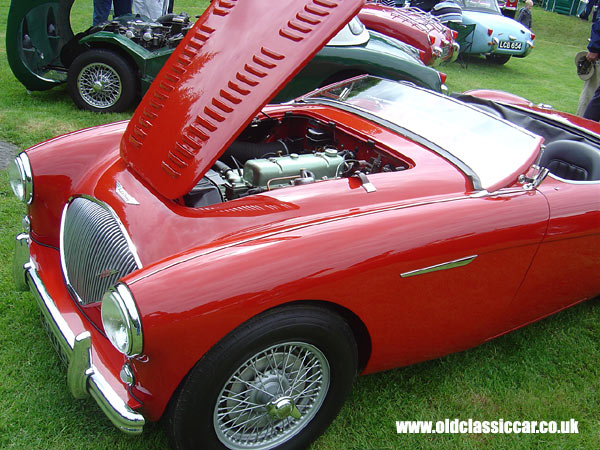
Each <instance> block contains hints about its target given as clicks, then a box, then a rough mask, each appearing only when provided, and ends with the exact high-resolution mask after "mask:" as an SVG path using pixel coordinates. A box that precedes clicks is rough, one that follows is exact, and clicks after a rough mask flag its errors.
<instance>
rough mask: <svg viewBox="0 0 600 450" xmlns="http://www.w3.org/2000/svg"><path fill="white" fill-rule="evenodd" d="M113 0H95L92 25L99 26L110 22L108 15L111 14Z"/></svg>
mask: <svg viewBox="0 0 600 450" xmlns="http://www.w3.org/2000/svg"><path fill="white" fill-rule="evenodd" d="M111 4H112V1H111V0H94V16H93V18H92V24H93V25H98V24H99V23H102V22H106V21H107V20H108V13H109V12H110V6H111Z"/></svg>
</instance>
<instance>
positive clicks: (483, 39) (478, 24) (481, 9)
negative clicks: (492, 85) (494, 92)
mask: <svg viewBox="0 0 600 450" xmlns="http://www.w3.org/2000/svg"><path fill="white" fill-rule="evenodd" d="M458 3H459V4H460V5H461V7H462V8H463V24H465V25H475V30H474V32H473V35H472V43H471V45H470V46H468V47H466V48H463V49H462V51H464V52H465V53H466V54H473V55H475V54H476V55H485V56H486V58H487V59H488V60H490V61H492V62H494V63H497V64H506V63H507V62H508V61H509V60H510V58H511V57H512V56H514V57H516V58H524V57H525V56H527V55H529V53H531V50H533V47H534V43H533V41H534V39H535V34H533V33H532V32H531V31H530V30H529V29H528V28H527V27H525V26H523V25H521V24H520V23H519V22H517V21H516V20H513V19H511V18H508V17H505V16H503V15H502V13H501V12H500V8H499V7H498V3H497V0H458ZM496 44H497V45H496ZM463 47H464V46H463Z"/></svg>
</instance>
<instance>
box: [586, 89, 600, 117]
mask: <svg viewBox="0 0 600 450" xmlns="http://www.w3.org/2000/svg"><path fill="white" fill-rule="evenodd" d="M583 117H585V118H586V119H590V120H593V121H595V122H598V121H600V86H598V87H597V88H596V91H595V92H594V95H593V97H592V99H591V100H590V102H589V103H588V105H587V107H586V108H585V112H584V113H583Z"/></svg>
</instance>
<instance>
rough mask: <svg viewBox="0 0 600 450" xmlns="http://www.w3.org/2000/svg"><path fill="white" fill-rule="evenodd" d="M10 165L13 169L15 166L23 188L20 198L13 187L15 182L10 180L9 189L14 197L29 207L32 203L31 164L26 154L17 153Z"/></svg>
mask: <svg viewBox="0 0 600 450" xmlns="http://www.w3.org/2000/svg"><path fill="white" fill-rule="evenodd" d="M12 165H13V167H15V166H16V171H17V173H18V175H19V182H20V183H21V184H22V187H23V195H22V196H21V195H19V194H18V193H17V192H16V190H15V188H14V187H13V182H14V181H15V180H13V179H10V180H9V181H10V187H11V189H12V191H13V194H15V196H16V197H17V198H18V199H19V200H20V201H22V202H23V203H25V204H27V205H31V202H32V201H33V172H32V170H31V163H30V162H29V157H28V156H27V153H25V152H22V153H19V154H18V155H17V156H16V157H15V159H13V162H12ZM13 170H14V169H13ZM9 173H10V170H9Z"/></svg>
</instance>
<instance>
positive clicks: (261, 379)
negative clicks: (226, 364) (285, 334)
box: [213, 342, 330, 450]
mask: <svg viewBox="0 0 600 450" xmlns="http://www.w3.org/2000/svg"><path fill="white" fill-rule="evenodd" d="M329 379H330V374H329V363H328V361H327V359H326V358H325V355H324V354H323V353H322V352H321V351H320V350H319V349H318V348H316V347H314V346H313V345H310V344H306V343H302V342H286V343H283V344H277V345H274V346H272V347H269V348H267V349H265V350H263V351H260V352H258V353H256V354H255V355H254V356H252V357H251V358H249V359H248V360H247V361H246V362H244V363H243V364H242V365H241V366H240V367H239V368H238V369H237V370H236V371H235V372H234V373H233V375H231V377H230V378H229V379H228V380H227V382H226V383H225V385H224V387H223V389H222V390H221V393H220V394H219V396H218V399H217V403H216V406H215V410H214V419H213V421H214V427H215V431H216V433H217V437H218V438H219V440H220V441H221V442H222V443H223V444H224V445H225V446H227V447H228V448H231V449H253V450H256V449H262V448H271V447H273V446H276V445H279V444H281V443H283V442H285V441H287V440H289V439H291V438H292V437H293V436H295V435H296V434H297V433H298V432H300V431H301V430H302V429H303V428H304V427H305V426H306V424H308V423H309V422H310V420H311V419H312V418H313V417H314V415H315V414H316V413H317V412H318V411H319V408H320V407H321V405H322V404H323V401H324V399H325V396H326V395H327V391H328V389H329Z"/></svg>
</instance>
